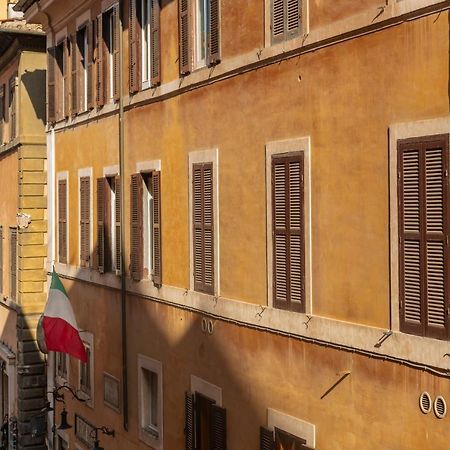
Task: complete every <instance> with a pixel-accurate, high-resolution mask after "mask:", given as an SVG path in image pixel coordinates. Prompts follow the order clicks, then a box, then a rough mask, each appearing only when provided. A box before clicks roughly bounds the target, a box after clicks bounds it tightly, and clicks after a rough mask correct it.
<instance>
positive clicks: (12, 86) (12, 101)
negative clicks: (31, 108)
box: [9, 74, 17, 141]
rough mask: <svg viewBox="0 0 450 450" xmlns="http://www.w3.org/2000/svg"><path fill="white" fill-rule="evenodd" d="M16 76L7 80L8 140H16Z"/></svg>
mask: <svg viewBox="0 0 450 450" xmlns="http://www.w3.org/2000/svg"><path fill="white" fill-rule="evenodd" d="M16 77H17V74H16V75H13V76H12V77H11V78H10V80H9V140H10V141H11V140H13V139H14V138H16V133H17V117H16V104H17V99H16Z"/></svg>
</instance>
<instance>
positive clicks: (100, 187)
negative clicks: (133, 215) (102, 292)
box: [97, 178, 107, 273]
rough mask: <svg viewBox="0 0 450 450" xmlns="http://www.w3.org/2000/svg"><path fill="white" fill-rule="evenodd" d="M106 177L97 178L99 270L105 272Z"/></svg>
mask: <svg viewBox="0 0 450 450" xmlns="http://www.w3.org/2000/svg"><path fill="white" fill-rule="evenodd" d="M106 183H107V181H106V178H97V259H98V271H99V272H100V273H105V196H106V192H107V191H106Z"/></svg>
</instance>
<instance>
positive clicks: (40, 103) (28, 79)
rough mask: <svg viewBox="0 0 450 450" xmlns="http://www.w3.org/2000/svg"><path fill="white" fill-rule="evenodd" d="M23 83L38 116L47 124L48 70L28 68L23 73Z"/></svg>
mask: <svg viewBox="0 0 450 450" xmlns="http://www.w3.org/2000/svg"><path fill="white" fill-rule="evenodd" d="M21 79H22V83H23V85H24V86H25V89H26V90H27V92H28V95H29V97H30V100H31V104H32V105H33V109H34V112H35V114H36V117H37V118H38V119H39V120H40V121H41V122H42V125H43V126H45V123H46V111H45V105H46V95H45V89H46V71H45V70H44V69H36V70H33V71H29V70H26V71H25V73H23V74H22V77H21Z"/></svg>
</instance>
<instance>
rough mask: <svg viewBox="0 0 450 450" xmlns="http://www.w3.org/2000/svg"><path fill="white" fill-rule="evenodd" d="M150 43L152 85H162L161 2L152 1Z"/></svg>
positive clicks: (158, 0) (157, 0)
mask: <svg viewBox="0 0 450 450" xmlns="http://www.w3.org/2000/svg"><path fill="white" fill-rule="evenodd" d="M150 13H151V17H150V36H151V37H150V42H151V47H152V48H151V63H150V66H151V80H150V82H151V85H152V86H153V87H154V86H158V85H159V84H160V83H161V32H160V30H161V27H160V0H151V10H150Z"/></svg>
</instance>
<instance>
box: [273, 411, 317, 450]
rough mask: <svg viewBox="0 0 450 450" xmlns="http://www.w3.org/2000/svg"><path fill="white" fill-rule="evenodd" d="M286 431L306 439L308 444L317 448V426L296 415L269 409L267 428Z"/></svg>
mask: <svg viewBox="0 0 450 450" xmlns="http://www.w3.org/2000/svg"><path fill="white" fill-rule="evenodd" d="M275 427H276V428H279V429H280V430H283V431H286V432H287V433H290V434H292V435H294V436H297V437H299V438H301V439H305V440H306V446H307V447H309V448H312V449H315V448H316V426H315V425H314V424H312V423H308V422H305V421H304V420H300V419H297V418H296V417H292V416H289V415H287V414H284V413H282V412H279V411H276V410H275V409H271V408H268V409H267V428H269V430H274V428H275Z"/></svg>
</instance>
